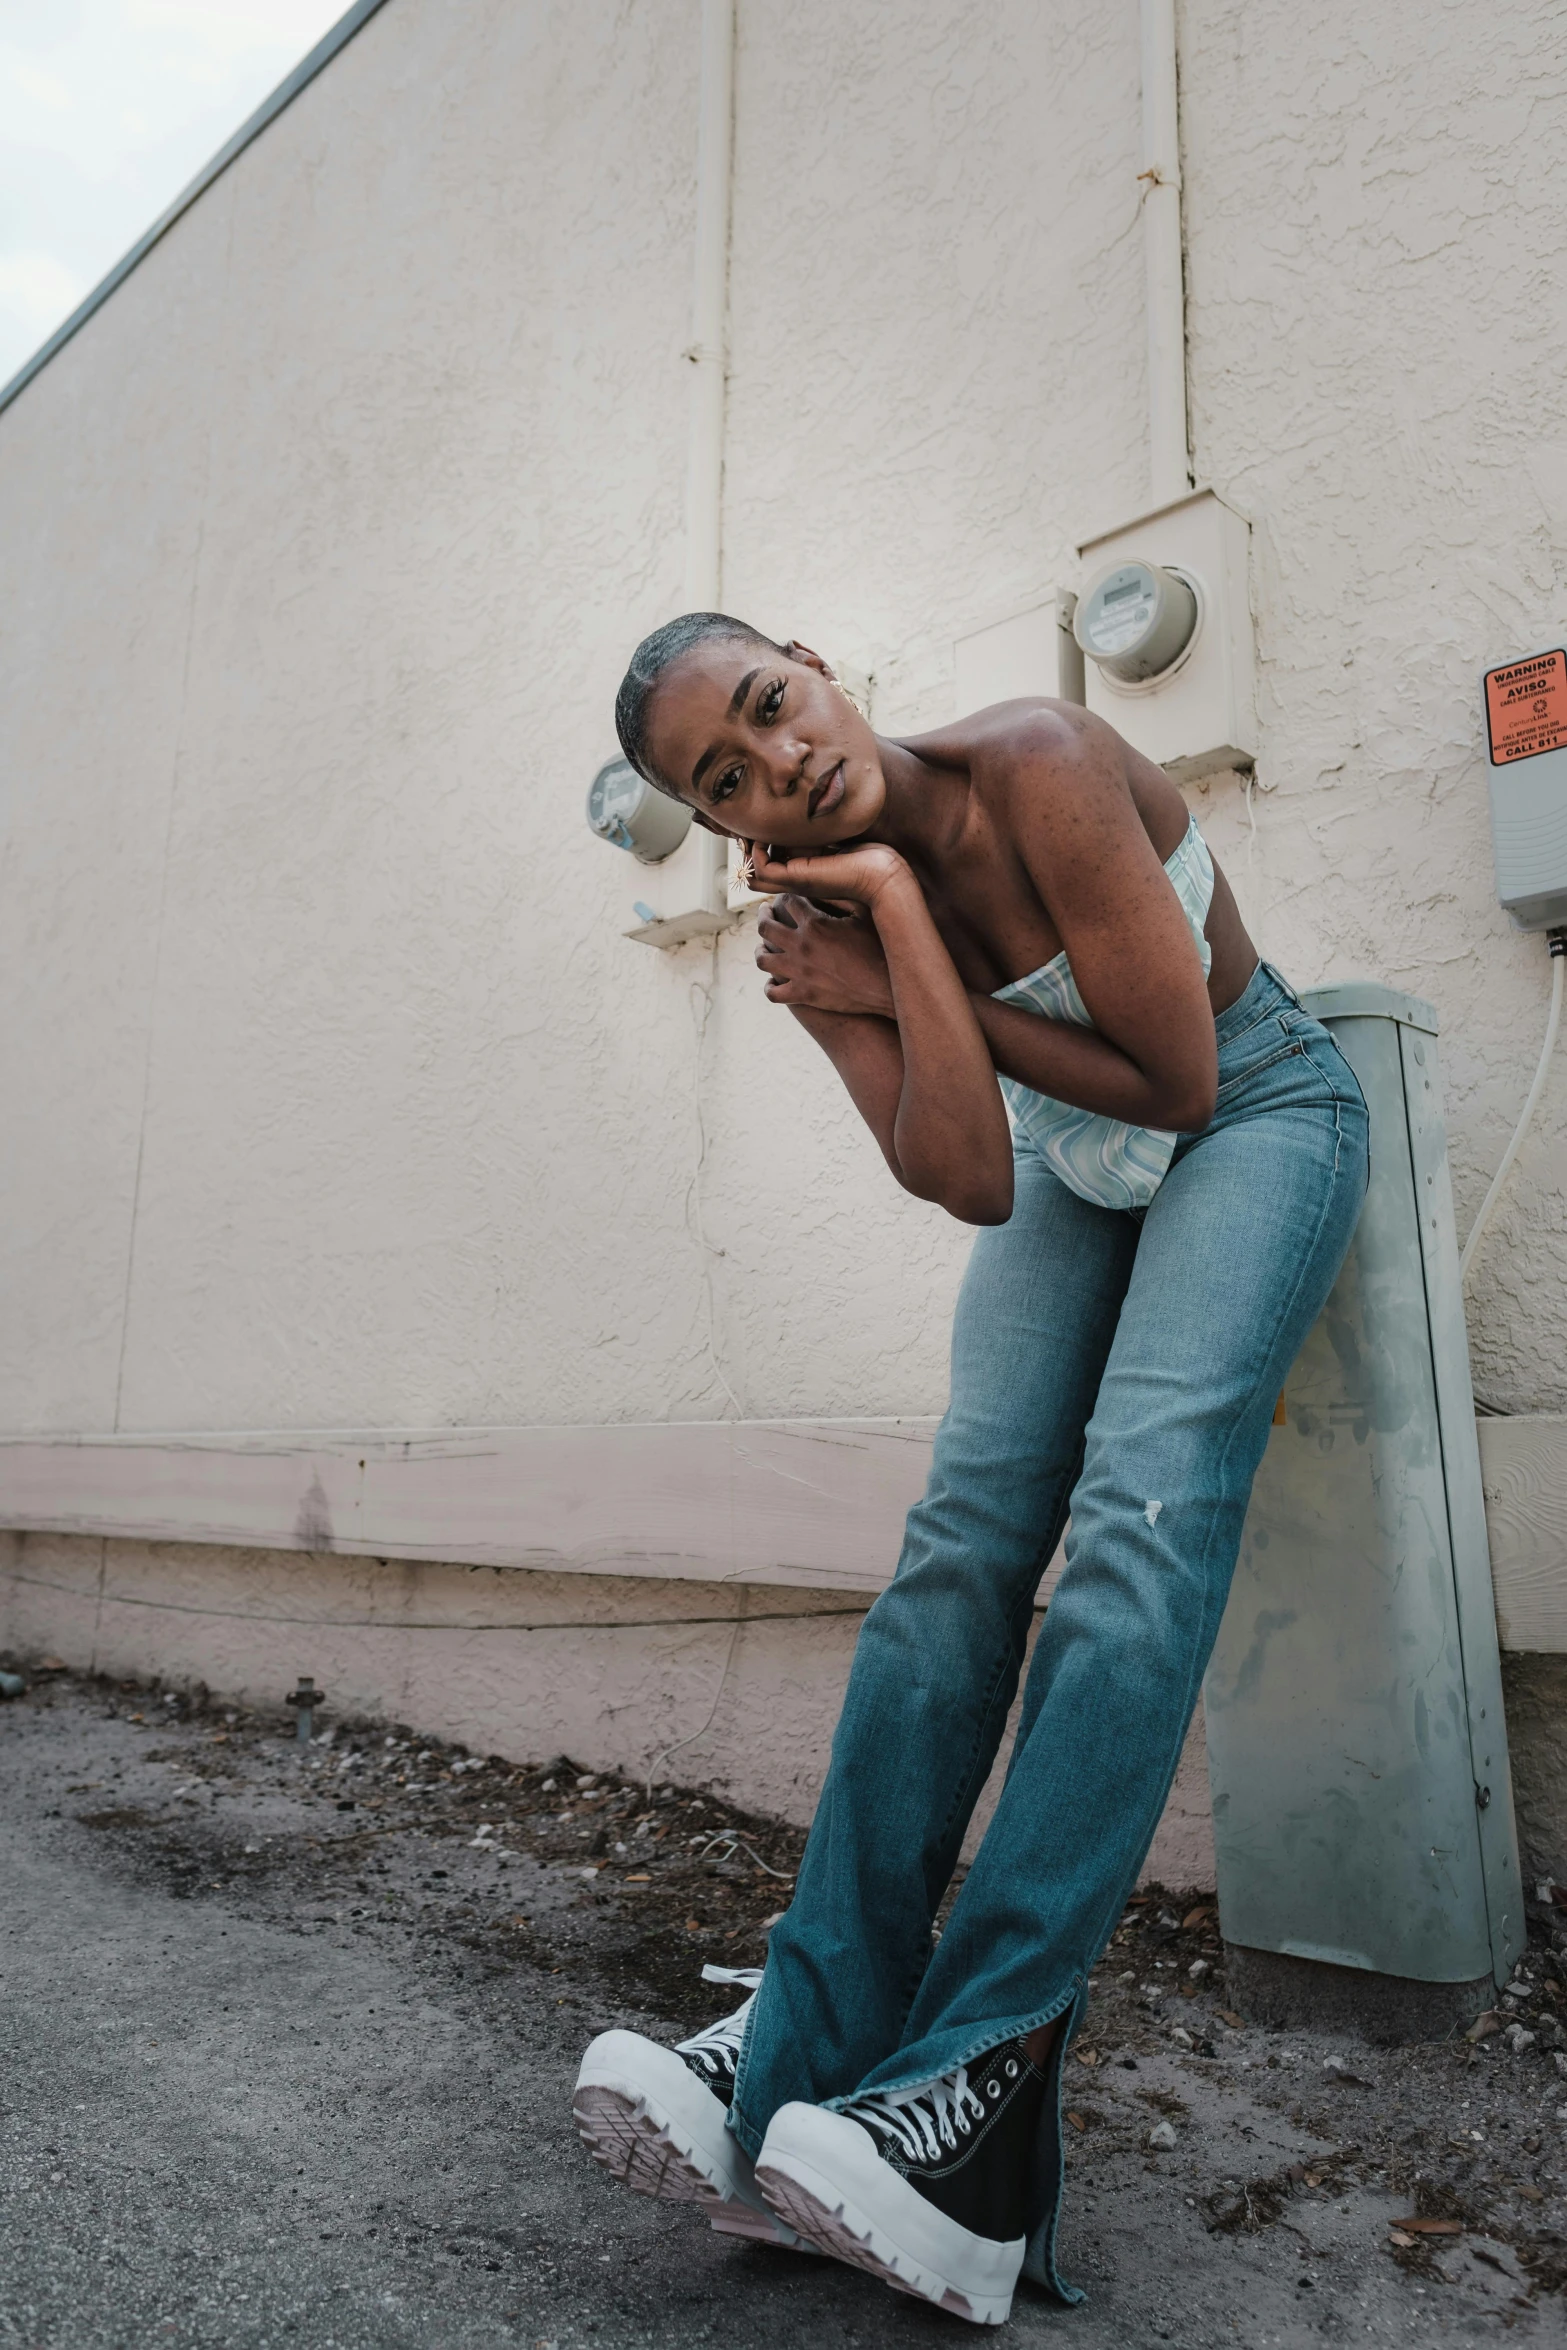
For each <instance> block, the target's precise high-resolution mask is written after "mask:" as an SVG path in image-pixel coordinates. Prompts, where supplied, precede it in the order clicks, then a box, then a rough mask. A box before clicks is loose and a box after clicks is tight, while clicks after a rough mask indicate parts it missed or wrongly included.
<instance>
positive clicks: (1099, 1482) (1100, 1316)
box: [730, 964, 1368, 2300]
mask: <svg viewBox="0 0 1567 2350" xmlns="http://www.w3.org/2000/svg"><path fill="white" fill-rule="evenodd" d="M1216 1025H1217V1030H1218V1044H1219V1094H1218V1105H1217V1108H1216V1111H1215V1114H1214V1117H1213V1119H1212V1121H1211V1123H1210V1124H1209V1125H1208V1126H1206V1127H1204V1129H1203V1130H1202V1132H1201V1133H1200V1134H1192V1135H1183V1136H1181V1137H1180V1139H1179V1141H1178V1143H1177V1146H1176V1151H1175V1155H1174V1158H1173V1160H1172V1163H1171V1166H1170V1170H1169V1173H1168V1174H1167V1175H1166V1177H1165V1179H1164V1182H1163V1183H1162V1184H1161V1186H1160V1188H1159V1190H1158V1191H1157V1192H1156V1194H1155V1195H1154V1198H1153V1200H1152V1201H1151V1202H1150V1204H1149V1205H1148V1207H1147V1208H1146V1209H1144V1210H1142V1211H1131V1212H1126V1211H1123V1210H1117V1209H1110V1208H1103V1207H1099V1206H1096V1205H1094V1204H1092V1203H1091V1202H1089V1201H1087V1200H1084V1199H1081V1198H1079V1197H1078V1195H1077V1194H1076V1193H1075V1192H1073V1191H1070V1190H1068V1188H1067V1187H1066V1185H1065V1184H1063V1183H1062V1182H1061V1181H1060V1180H1059V1178H1058V1177H1057V1176H1055V1175H1054V1174H1053V1173H1052V1172H1051V1171H1050V1169H1049V1168H1048V1167H1047V1166H1046V1165H1045V1163H1044V1161H1043V1160H1042V1159H1040V1158H1039V1157H1038V1156H1037V1155H1035V1154H1034V1153H1033V1152H1031V1151H1028V1150H1026V1149H1023V1150H1020V1151H1019V1152H1018V1154H1017V1163H1016V1176H1017V1182H1016V1197H1015V1204H1014V1207H1013V1211H1012V1216H1011V1219H1010V1221H1009V1222H1008V1223H1006V1224H1003V1225H997V1226H993V1227H990V1228H987V1229H985V1230H983V1231H981V1232H980V1234H979V1236H978V1238H977V1239H976V1241H975V1244H974V1249H973V1253H972V1256H971V1257H970V1260H969V1266H968V1271H967V1273H966V1275H965V1278H964V1282H963V1287H962V1292H961V1295H960V1297H959V1302H958V1309H957V1317H956V1321H955V1324H954V1328H953V1338H952V1387H951V1403H950V1407H949V1409H948V1411H947V1414H946V1417H945V1418H944V1420H943V1421H942V1423H941V1428H940V1430H939V1433H938V1435H937V1438H936V1445H935V1452H934V1457H933V1460H932V1464H931V1471H930V1480H929V1483H928V1485H927V1487H926V1491H925V1495H924V1498H923V1499H922V1500H921V1501H920V1502H918V1503H917V1504H916V1505H915V1507H914V1509H913V1510H912V1511H911V1512H910V1513H909V1518H908V1524H907V1530H906V1533H905V1537H904V1543H903V1551H902V1555H901V1557H900V1559H899V1562H898V1569H897V1573H896V1576H895V1577H894V1579H893V1581H892V1583H891V1584H890V1585H889V1586H888V1588H887V1589H886V1591H884V1592H883V1593H882V1595H881V1596H880V1598H879V1599H878V1600H877V1601H876V1603H875V1605H874V1606H873V1607H872V1608H871V1610H870V1612H869V1614H868V1615H867V1617H866V1619H865V1623H864V1626H863V1628H862V1630H861V1633H860V1637H859V1640H858V1643H857V1645H856V1648H855V1655H854V1665H853V1670H852V1672H851V1675H850V1679H849V1686H848V1690H847V1693H846V1695H845V1698H844V1705H843V1712H842V1714H841V1716H840V1718H839V1722H838V1727H837V1731H836V1733H835V1735H834V1739H833V1747H832V1759H831V1764H830V1768H829V1770H828V1774H827V1779H826V1783H825V1785H824V1787H823V1790H822V1796H821V1801H820V1803H819V1805H818V1807H817V1812H816V1819H815V1823H814V1825H813V1826H812V1829H811V1834H810V1839H809V1842H808V1844H807V1847H806V1852H805V1858H804V1861H803V1863H802V1866H801V1869H800V1874H799V1879H798V1882H797V1885H796V1888H795V1893H794V1898H793V1901H792V1902H791V1904H790V1907H789V1909H788V1911H787V1912H786V1914H785V1915H784V1917H783V1918H782V1919H781V1920H780V1922H779V1923H778V1925H777V1926H776V1927H775V1928H774V1929H773V1933H772V1937H771V1941H770V1945H769V1949H768V1955H767V1965H766V1969H765V1971H764V1974H763V1978H762V1984H761V1989H760V1991H759V1993H758V1996H757V1999H756V2003H755V2005H754V2007H753V2008H752V2010H751V2015H750V2018H749V2022H748V2028H747V2032H746V2037H745V2044H744V2048H743V2050H742V2054H741V2060H740V2066H739V2072H738V2077H737V2081H736V2087H735V2096H734V2102H733V2105H732V2107H731V2112H730V2126H731V2128H732V2129H733V2130H734V2132H735V2135H736V2136H737V2137H738V2139H739V2140H740V2143H741V2144H742V2145H743V2146H744V2147H745V2149H746V2150H747V2152H748V2153H749V2154H751V2155H752V2156H753V2157H755V2156H756V2155H757V2154H758V2153H759V2152H760V2150H761V2145H762V2140H763V2137H764V2135H765V2133H766V2129H767V2124H768V2122H769V2120H770V2119H771V2117H772V2115H773V2114H774V2113H775V2112H776V2111H777V2110H778V2108H779V2107H780V2106H782V2105H785V2104H787V2103H789V2102H790V2101H792V2100H795V2099H799V2100H803V2101H804V2102H806V2103H808V2104H818V2105H826V2106H829V2107H841V2106H843V2105H845V2104H847V2103H849V2102H850V2100H851V2099H852V2098H854V2097H855V2096H859V2095H866V2094H871V2093H874V2092H877V2091H887V2090H893V2089H907V2088H911V2087H913V2086H914V2085H916V2084H917V2083H920V2082H923V2081H929V2080H931V2079H933V2078H935V2077H936V2076H937V2075H938V2074H941V2073H944V2072H947V2071H950V2070H951V2069H952V2068H953V2067H955V2066H957V2065H961V2064H969V2063H972V2062H973V2061H974V2059H975V2058H977V2057H979V2056H980V2055H982V2054H983V2053H984V2052H985V2051H987V2050H988V2049H991V2048H994V2047H995V2046H996V2045H997V2044H998V2043H999V2042H1000V2041H1002V2040H1008V2039H1012V2038H1015V2037H1019V2036H1021V2035H1023V2034H1025V2033H1028V2032H1031V2031H1033V2030H1035V2029H1036V2027H1038V2026H1039V2025H1041V2024H1044V2023H1048V2022H1050V2021H1051V2020H1052V2019H1053V2018H1055V2017H1057V2016H1065V2017H1066V2019H1067V2021H1066V2023H1065V2026H1064V2028H1063V2030H1062V2031H1061V2032H1060V2033H1058V2035H1057V2037H1056V2044H1055V2049H1054V2052H1053V2058H1052V2064H1051V2072H1052V2074H1053V2075H1054V2076H1055V2078H1054V2080H1053V2082H1052V2088H1051V2093H1050V2095H1049V2096H1048V2098H1047V2100H1046V2106H1047V2112H1046V2117H1045V2120H1044V2122H1043V2123H1042V2125H1041V2143H1040V2146H1039V2148H1038V2151H1037V2155H1036V2166H1037V2168H1036V2179H1035V2187H1036V2195H1035V2198H1034V2203H1033V2208H1034V2209H1035V2210H1037V2211H1038V2213H1039V2220H1038V2224H1037V2226H1036V2227H1035V2229H1034V2231H1033V2234H1032V2235H1031V2237H1030V2245H1029V2254H1028V2258H1027V2260H1026V2262H1025V2273H1026V2274H1028V2275H1030V2276H1033V2277H1034V2278H1036V2280H1037V2281H1038V2282H1040V2283H1042V2284H1045V2285H1047V2286H1048V2287H1050V2288H1051V2289H1052V2290H1054V2291H1055V2292H1056V2293H1057V2294H1058V2295H1059V2296H1060V2297H1061V2298H1063V2299H1071V2300H1075V2299H1077V2298H1079V2296H1078V2295H1077V2293H1076V2292H1075V2290H1074V2289H1073V2288H1071V2287H1068V2286H1065V2285H1063V2284H1062V2282H1061V2280H1060V2278H1059V2277H1058V2275H1057V2274H1056V2269H1055V2259H1054V2238H1055V2224H1056V2216H1057V2210H1058V2206H1059V2201H1060V2177H1061V2148H1060V2121H1059V2110H1058V2108H1059V2087H1058V2083H1059V2072H1060V2063H1061V2058H1062V2056H1063V2054H1064V2052H1065V2047H1066V2043H1067V2041H1068V2039H1069V2038H1070V2035H1071V2032H1072V2030H1073V2028H1074V2026H1075V2023H1076V2021H1077V2017H1078V2013H1079V2011H1080V2008H1081V2003H1082V1999H1083V1994H1084V1987H1085V1983H1086V1980H1087V1976H1088V1972H1089V1969H1090V1968H1091V1967H1092V1966H1093V1964H1094V1963H1095V1961H1096V1960H1097V1959H1098V1957H1099V1955H1100V1953H1101V1951H1102V1950H1103V1948H1104V1946H1105V1944H1106V1942H1107V1941H1108V1939H1109V1936H1110V1934H1111V1932H1112V1930H1113V1928H1114V1927H1115V1925H1116V1923H1117V1920H1118V1919H1119V1917H1120V1914H1121V1911H1122V1908H1123V1906H1124V1903H1125V1900H1126V1896H1127V1894H1128V1893H1129V1892H1130V1891H1131V1889H1132V1887H1133V1885H1134V1883H1135V1881H1136V1877H1137V1872H1138V1870H1139V1868H1140V1867H1141V1865H1142V1862H1143V1859H1144V1856H1145V1855H1146V1853H1147V1851H1148V1847H1149V1845H1150V1843H1151V1842H1152V1840H1153V1835H1154V1830H1155V1829H1156V1827H1157V1826H1158V1823H1159V1817H1160V1814H1161V1812H1162V1810H1163V1808H1164V1803H1165V1798H1166V1796H1167V1795H1168V1793H1169V1789H1170V1783H1171V1780H1172V1779H1173V1777H1174V1775H1175V1767H1176V1763H1177V1761H1178V1759H1179V1757H1180V1753H1181V1748H1182V1744H1183V1742H1184V1740H1185V1736H1186V1731H1187V1726H1188V1723H1189V1722H1190V1719H1191V1715H1192V1711H1193V1708H1194V1706H1195V1704H1196V1700H1197V1693H1198V1689H1199V1686H1200V1684H1201V1680H1202V1675H1203V1671H1204V1668H1205V1667H1206V1664H1207V1660H1208V1655H1209V1652H1210V1650H1211V1649H1212V1646H1213V1643H1214V1640H1215V1638H1216V1636H1217V1633H1218V1628H1219V1619H1220V1617H1221V1615H1222V1614H1223V1610H1224V1604H1225V1600H1226V1598H1227V1596H1228V1592H1229V1587H1230V1578H1231V1575H1232V1573H1233V1571H1234V1566H1235V1559H1236V1555H1237V1552H1238V1550H1239V1547H1240V1537H1241V1527H1242V1523H1243V1520H1244V1518H1245V1513H1246V1506H1247V1502H1248V1500H1249V1498H1250V1494H1251V1486H1252V1479H1253V1477H1254V1475H1255V1473H1256V1469H1257V1464H1258V1462H1259V1461H1260V1459H1261V1457H1262V1451H1263V1447H1264V1445H1265V1444H1266V1442H1267V1435H1268V1428H1269V1425H1270V1422H1271V1419H1272V1415H1273V1408H1274V1403H1275V1400H1276V1398H1277V1396H1278V1394H1279V1390H1280V1388H1281V1387H1282V1385H1283V1383H1284V1378H1285V1375H1286V1373H1287V1372H1288V1370H1289V1368H1290V1365H1291V1363H1292V1362H1293V1361H1294V1359H1295V1356H1296V1354H1297V1353H1298V1352H1299V1350H1300V1347H1301V1344H1302V1342H1303V1340H1304V1339H1305V1336H1306V1334H1307V1332H1308V1330H1309V1329H1310V1328H1311V1325H1312V1323H1313V1322H1314V1321H1315V1320H1316V1318H1317V1315H1318V1314H1319V1313H1320V1311H1321V1309H1322V1306H1323V1304H1324V1302H1325V1300H1326V1298H1327V1295H1328V1292H1329V1290H1330V1288H1331V1287H1332V1285H1333V1281H1334V1279H1335V1277H1336V1275H1337V1273H1338V1270H1339V1267H1340V1265H1341V1264H1342V1262H1343V1259H1344V1256H1345V1253H1346V1251H1347V1249H1348V1247H1349V1243H1350V1240H1351V1238H1352V1236H1353V1233H1354V1229H1355V1223H1356V1220H1357V1218H1358V1216H1359V1213H1360V1208H1361V1203H1362V1201H1363V1199H1364V1197H1365V1189H1366V1177H1367V1168H1368V1155H1367V1116H1366V1106H1365V1102H1364V1099H1363V1097H1362V1095H1361V1092H1360V1088H1359V1086H1358V1084H1357V1083H1356V1080H1355V1077H1354V1074H1353V1072H1352V1071H1351V1069H1350V1067H1349V1065H1348V1063H1347V1062H1346V1061H1345V1060H1344V1058H1343V1056H1342V1055H1341V1053H1340V1052H1339V1050H1338V1047H1337V1046H1336V1045H1335V1044H1334V1042H1333V1039H1332V1037H1331V1036H1330V1035H1329V1034H1328V1031H1327V1030H1326V1029H1325V1028H1323V1027H1322V1026H1321V1025H1320V1023H1319V1022H1317V1021H1316V1020H1314V1019H1312V1018H1311V1017H1310V1016H1309V1014H1307V1013H1306V1012H1304V1011H1303V1010H1302V1009H1301V1007H1300V1005H1299V1003H1298V1002H1297V1000H1296V998H1295V997H1294V995H1293V994H1292V993H1291V991H1290V990H1289V988H1288V987H1287V986H1286V985H1285V983H1284V982H1283V980H1281V979H1280V978H1279V976H1278V974H1277V973H1276V972H1275V971H1273V970H1272V969H1271V968H1270V967H1269V966H1268V965H1266V964H1262V965H1259V967H1258V969H1257V971H1256V973H1255V974H1254V975H1253V977H1252V979H1251V981H1250V983H1249V985H1248V986H1247V988H1246V989H1245V991H1244V992H1243V994H1242V995H1241V996H1240V997H1239V999H1238V1000H1237V1001H1236V1002H1235V1003H1234V1004H1232V1005H1231V1006H1230V1008H1229V1010H1228V1011H1226V1012H1223V1013H1221V1014H1220V1016H1219V1019H1218V1021H1217V1023H1216ZM1069 1518H1070V1527H1069V1530H1068V1532H1067V1541H1066V1563H1065V1567H1064V1570H1063V1572H1062V1575H1061V1578H1060V1581H1059V1583H1058V1585H1057V1587H1056V1590H1055V1594H1054V1596H1053V1598H1052V1599H1051V1601H1050V1604H1049V1607H1048V1609H1047V1610H1046V1613H1045V1618H1044V1623H1043V1625H1042V1628H1041V1630H1040V1633H1039V1638H1038V1640H1037V1641H1036V1643H1035V1647H1034V1654H1033V1661H1032V1664H1031V1667H1030V1670H1029V1674H1028V1683H1027V1688H1026V1691H1025V1695H1024V1702H1023V1708H1022V1713H1021V1718H1020V1721H1019V1725H1018V1730H1017V1735H1016V1739H1015V1741H1014V1744H1013V1748H1012V1754H1011V1759H1010V1763H1009V1765H1008V1769H1007V1773H1006V1779H1005V1784H1004V1786H1003V1789H1002V1793H1001V1796H1000V1799H999V1801H998V1803H997V1805H996V1809H995V1813H994V1816H993V1817H992V1819H991V1822H990V1825H989V1827H988V1828H987V1830H986V1832H985V1836H984V1840H983V1842H982V1843H981V1845H980V1848H979V1851H978V1853H977V1854H976V1856H975V1859H974V1862H973V1865H972V1867H971V1868H970V1870H969V1873H968V1876H967V1878H966V1880H965V1882H964V1885H963V1888H962V1890H961V1892H960V1893H959V1895H958V1899H957V1901H956V1904H955V1905H954V1908H953V1911H952V1915H951V1918H950V1920H949V1922H948V1924H947V1926H946V1929H945V1931H944V1932H943V1934H942V1935H941V1938H940V1940H939V1941H938V1942H936V1943H935V1944H934V1945H933V1944H932V1939H931V1926H932V1922H933V1920H934V1917H935V1913H936V1909H937V1905H938V1903H939V1902H940V1900H941V1897H942V1895H943V1893H944V1892H945V1890H946V1888H947V1885H948V1882H949V1880H950V1878H951V1876H952V1872H953V1869H954V1867H955V1865H956V1862H957V1859H958V1853H959V1848H960V1846H961V1844H962V1841H963V1835H964V1831H965V1829H966V1827H967V1825H968V1821H969V1816H970V1814H971V1812H972V1811H973V1808H974V1805H975V1802H976V1800H977V1799H978V1796H979V1794H980V1791H981V1789H982V1788H983V1786H984V1784H985V1781H986V1779H987V1777H988V1776H989V1773H990V1768H991V1764H992V1762H993V1761H994V1759H995V1755H996V1751H997V1748H998V1746H999V1744H1000V1741H1001V1736H1002V1732H1003V1729H1004V1727H1005V1724H1006V1720H1007V1715H1008V1712H1009V1709H1010V1707H1011V1703H1012V1699H1013V1696H1014V1694H1015V1691H1016V1688H1017V1683H1018V1678H1019V1674H1020V1672H1021V1669H1022V1664H1023V1659H1024V1655H1025V1651H1026V1644H1027V1639H1028V1634H1029V1629H1030V1625H1031V1622H1032V1616H1033V1608H1034V1601H1035V1595H1036V1592H1037V1590H1038V1587H1039V1583H1040V1579H1041V1577H1042V1575H1043V1573H1044V1569H1045V1567H1046V1565H1047V1563H1048V1561H1049V1560H1050V1558H1051V1556H1052V1554H1053V1553H1054V1551H1055V1549H1056V1546H1057V1543H1058V1542H1059V1540H1060V1537H1061V1533H1062V1529H1063V1527H1066V1526H1067V1524H1068V1519H1069Z"/></svg>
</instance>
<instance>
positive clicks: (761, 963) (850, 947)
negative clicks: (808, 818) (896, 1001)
mask: <svg viewBox="0 0 1567 2350" xmlns="http://www.w3.org/2000/svg"><path fill="white" fill-rule="evenodd" d="M827 861H828V860H826V859H824V860H823V862H824V863H825V862H827ZM838 861H839V860H838V859H836V858H834V859H832V860H831V862H832V863H834V864H836V863H837V862H838ZM758 928H759V931H760V934H761V945H760V946H759V947H758V948H757V950H756V961H757V967H758V969H759V970H762V971H765V972H766V974H767V993H768V996H769V998H770V999H771V1001H772V1002H773V1003H775V1004H789V1005H792V1006H793V1007H794V1008H795V1009H796V1010H798V1011H802V1012H859V1013H862V1014H863V1013H870V1014H871V1015H873V1016H874V1017H875V1018H877V1019H881V1020H890V1019H891V1018H892V1017H893V1005H892V982H891V980H890V979H889V978H888V976H887V958H886V956H885V955H884V954H883V953H882V947H881V940H880V939H879V938H878V937H877V935H876V926H875V924H874V923H873V922H872V921H871V919H870V916H869V915H868V914H867V913H866V912H865V911H864V910H863V908H856V910H855V911H854V912H853V913H852V914H826V913H823V911H822V909H821V908H820V907H819V906H813V905H812V904H811V902H810V900H809V899H808V898H802V897H795V896H787V897H780V898H778V899H777V900H776V901H775V903H774V904H773V905H771V906H769V907H768V908H767V910H766V912H765V913H764V914H763V916H762V918H761V922H760V924H759V925H758Z"/></svg>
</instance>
